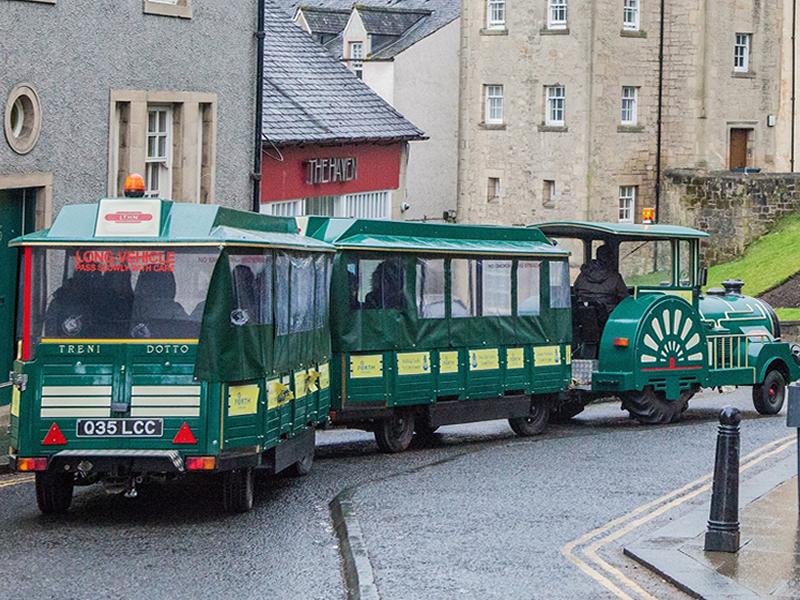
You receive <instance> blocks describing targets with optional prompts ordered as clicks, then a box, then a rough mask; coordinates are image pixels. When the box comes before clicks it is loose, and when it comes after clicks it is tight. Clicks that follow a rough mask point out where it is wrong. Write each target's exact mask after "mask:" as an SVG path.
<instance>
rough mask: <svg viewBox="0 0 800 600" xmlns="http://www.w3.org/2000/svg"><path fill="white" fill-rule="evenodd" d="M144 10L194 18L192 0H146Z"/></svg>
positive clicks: (183, 17)
mask: <svg viewBox="0 0 800 600" xmlns="http://www.w3.org/2000/svg"><path fill="white" fill-rule="evenodd" d="M143 10H144V12H145V13H146V14H149V15H161V16H164V17H178V18H181V19H191V18H192V3H191V0H144V9H143Z"/></svg>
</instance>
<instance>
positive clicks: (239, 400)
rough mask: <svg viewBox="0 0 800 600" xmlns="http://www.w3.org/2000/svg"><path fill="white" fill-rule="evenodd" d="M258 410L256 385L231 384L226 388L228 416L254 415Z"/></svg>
mask: <svg viewBox="0 0 800 600" xmlns="http://www.w3.org/2000/svg"><path fill="white" fill-rule="evenodd" d="M256 412H258V386H257V385H232V386H231V387H229V388H228V416H229V417H238V416H240V415H254V414H256Z"/></svg>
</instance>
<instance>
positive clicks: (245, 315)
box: [228, 253, 272, 327]
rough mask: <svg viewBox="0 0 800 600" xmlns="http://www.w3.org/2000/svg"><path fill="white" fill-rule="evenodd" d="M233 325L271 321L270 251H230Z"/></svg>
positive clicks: (231, 316)
mask: <svg viewBox="0 0 800 600" xmlns="http://www.w3.org/2000/svg"><path fill="white" fill-rule="evenodd" d="M228 262H229V264H230V268H231V287H232V291H233V309H232V310H231V315H230V320H231V323H232V324H233V325H236V326H239V327H241V326H243V325H271V324H272V254H271V253H268V254H231V255H230V256H229V257H228Z"/></svg>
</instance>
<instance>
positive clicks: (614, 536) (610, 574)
mask: <svg viewBox="0 0 800 600" xmlns="http://www.w3.org/2000/svg"><path fill="white" fill-rule="evenodd" d="M794 441H795V436H794V435H790V436H786V437H784V438H780V439H778V440H775V441H772V442H770V443H768V444H765V445H764V446H761V447H760V448H758V449H756V450H754V451H753V452H751V453H750V454H747V455H746V456H744V457H743V458H742V460H741V466H740V468H739V471H740V472H742V471H746V470H747V469H750V468H752V467H754V466H755V465H757V464H758V463H760V462H762V461H764V460H766V459H768V458H770V457H771V456H775V455H776V454H780V453H781V452H783V451H784V450H786V449H787V448H789V447H791V446H792V445H793V444H794ZM712 477H713V473H709V474H707V475H704V476H703V477H700V478H699V479H696V480H695V481H692V482H691V483H688V484H686V485H685V486H683V487H681V488H678V489H676V490H673V491H671V492H669V493H668V494H665V495H664V496H661V497H660V498H657V499H656V500H653V501H652V502H648V503H647V504H643V505H642V506H640V507H638V508H636V509H634V510H632V511H630V512H629V513H626V514H624V515H622V516H621V517H618V518H616V519H614V520H613V521H609V522H608V523H606V524H605V525H603V526H601V527H598V528H597V529H593V530H592V531H590V532H588V533H586V534H584V535H582V536H580V537H579V538H577V539H574V540H572V541H571V542H569V543H567V544H565V545H564V546H563V547H562V548H561V554H563V555H564V556H565V557H566V558H567V559H569V560H570V561H571V562H572V563H573V564H574V565H576V566H577V567H578V568H579V569H580V570H581V571H583V572H584V573H585V574H586V575H588V576H589V577H591V578H592V579H594V580H595V581H596V582H597V583H599V584H600V585H602V586H603V587H604V588H605V589H607V590H608V591H609V592H611V593H612V594H614V595H615V596H617V597H618V598H623V599H624V600H634V599H635V598H644V599H646V600H657V598H656V597H655V596H653V595H652V594H650V593H649V592H648V591H647V590H645V589H643V588H642V587H641V586H640V585H639V584H637V583H636V582H635V581H634V580H632V579H631V578H630V577H628V576H627V575H625V574H624V573H623V572H622V571H620V570H619V569H618V568H616V567H615V566H614V565H612V564H610V563H609V562H608V561H606V560H605V559H604V558H603V557H602V556H600V550H601V549H602V548H603V547H604V546H607V545H608V544H610V543H612V542H615V541H616V540H618V539H620V538H621V537H623V536H625V535H627V534H629V533H630V532H631V531H633V530H634V529H636V528H638V527H641V526H642V525H644V524H645V523H648V522H650V521H652V520H653V519H655V518H657V517H659V516H661V515H663V514H664V513H666V512H668V511H670V510H672V509H673V508H676V507H678V506H680V505H681V504H684V503H685V502H688V501H689V500H691V499H692V498H695V497H697V496H699V495H700V494H702V493H704V492H707V491H709V490H710V489H711V485H712V481H711V480H712Z"/></svg>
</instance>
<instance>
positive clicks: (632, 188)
mask: <svg viewBox="0 0 800 600" xmlns="http://www.w3.org/2000/svg"><path fill="white" fill-rule="evenodd" d="M638 195H639V186H638V185H621V186H619V204H618V206H619V215H618V216H619V222H620V223H634V222H635V221H636V219H635V216H636V200H637V196H638Z"/></svg>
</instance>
